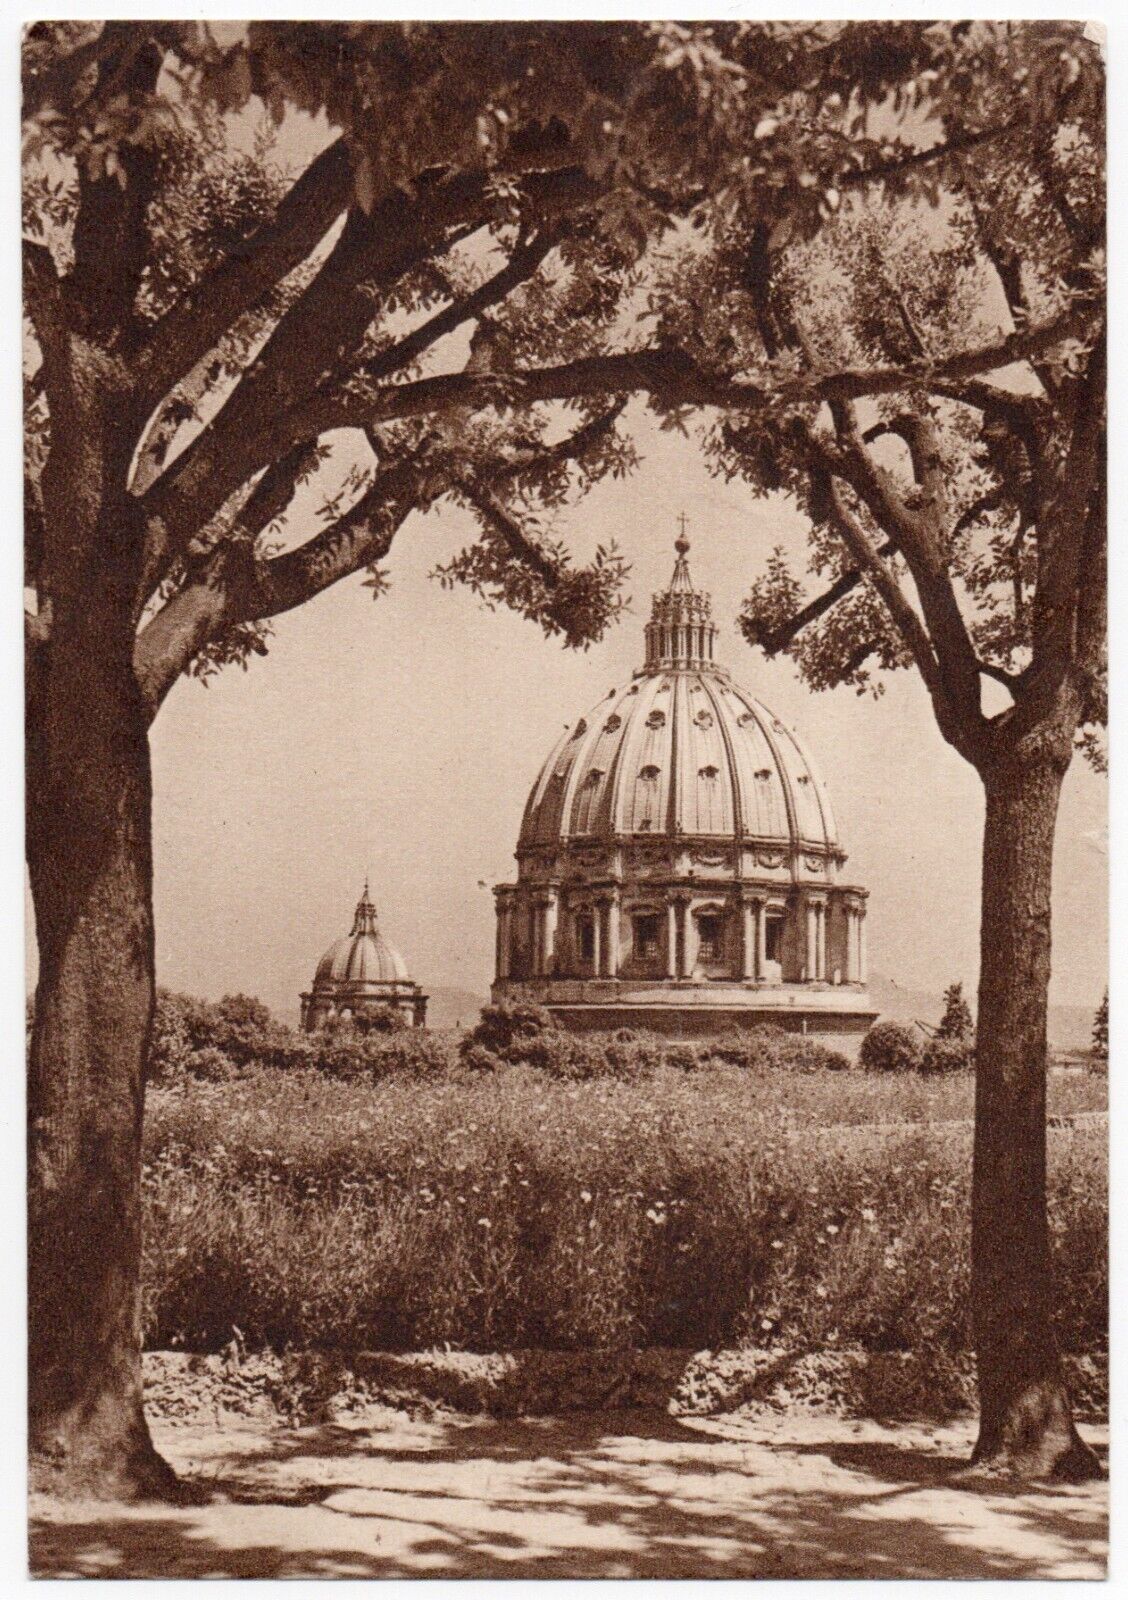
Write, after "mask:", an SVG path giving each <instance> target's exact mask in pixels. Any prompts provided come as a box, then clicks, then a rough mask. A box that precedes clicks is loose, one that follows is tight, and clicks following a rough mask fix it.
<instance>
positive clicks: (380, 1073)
mask: <svg viewBox="0 0 1128 1600" xmlns="http://www.w3.org/2000/svg"><path fill="white" fill-rule="evenodd" d="M456 1059H457V1057H456V1052H455V1049H454V1046H453V1044H452V1042H451V1041H450V1040H449V1038H447V1037H445V1036H444V1035H442V1034H434V1033H424V1032H421V1031H419V1030H416V1029H412V1028H409V1027H408V1026H407V1024H406V1023H405V1021H404V1019H403V1018H402V1017H401V1016H400V1015H399V1014H398V1013H397V1012H395V1011H393V1010H391V1009H390V1008H387V1007H385V1008H381V1010H379V1011H376V1012H373V1013H371V1014H369V1015H368V1016H364V1017H358V1018H355V1019H353V1020H351V1021H350V1022H347V1023H341V1024H338V1025H337V1026H333V1027H328V1028H324V1029H321V1030H319V1031H318V1032H316V1033H301V1032H299V1031H298V1030H297V1029H295V1028H288V1027H287V1026H286V1025H285V1024H284V1023H281V1022H278V1021H277V1020H276V1019H275V1018H274V1017H273V1016H272V1015H271V1013H270V1012H269V1010H268V1009H267V1008H266V1006H264V1005H263V1003H262V1002H261V1000H255V999H252V998H251V997H250V996H249V995H241V994H236V995H225V996H224V997H223V999H222V1000H220V1001H218V1002H214V1003H213V1002H211V1001H207V1000H197V999H195V998H194V997H193V996H191V995H183V994H173V993H170V992H169V991H168V990H167V989H160V990H158V991H157V1005H156V1013H155V1016H154V1021H153V1043H152V1049H151V1052H150V1057H149V1079H150V1082H151V1083H153V1084H154V1085H157V1086H167V1085H168V1084H170V1083H175V1082H177V1081H179V1080H180V1079H181V1078H184V1077H188V1078H200V1079H205V1080H207V1081H210V1082H217V1081H219V1082H222V1081H224V1080H227V1079H230V1078H234V1077H237V1076H238V1075H240V1074H241V1073H244V1072H247V1071H248V1070H251V1069H255V1068H267V1069H269V1070H271V1071H274V1072H300V1071H304V1070H311V1069H312V1070H315V1071H318V1072H322V1073H325V1074H326V1075H327V1076H329V1077H333V1078H350V1079H351V1078H369V1079H377V1078H382V1077H387V1076H390V1075H396V1074H399V1075H404V1074H406V1075H409V1076H411V1075H423V1076H431V1075H433V1074H434V1073H436V1072H447V1071H449V1070H450V1069H451V1067H452V1066H453V1065H454V1063H455V1061H456Z"/></svg>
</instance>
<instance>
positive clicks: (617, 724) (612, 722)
mask: <svg viewBox="0 0 1128 1600" xmlns="http://www.w3.org/2000/svg"><path fill="white" fill-rule="evenodd" d="M622 726H623V719H622V717H621V716H619V714H618V712H615V711H612V713H611V715H610V716H609V717H608V718H607V721H606V722H605V723H604V724H603V731H604V733H614V732H615V729H616V728H621V727H622Z"/></svg>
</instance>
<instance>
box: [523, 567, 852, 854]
mask: <svg viewBox="0 0 1128 1600" xmlns="http://www.w3.org/2000/svg"><path fill="white" fill-rule="evenodd" d="M687 550H688V544H687V542H686V541H685V540H684V539H681V540H679V541H678V552H677V553H678V559H677V564H676V566H675V569H674V577H673V580H672V582H671V584H670V587H669V588H668V589H667V590H666V591H665V593H664V594H661V595H656V596H655V599H654V614H653V617H652V619H651V622H650V624H649V625H648V627H647V630H646V633H647V658H646V665H645V666H644V667H643V668H642V670H641V671H640V672H636V673H635V675H634V677H633V678H632V680H631V682H630V683H628V684H626V685H625V686H624V687H623V688H620V689H615V690H612V692H611V693H610V694H609V695H608V696H607V698H606V699H604V700H602V701H600V703H599V705H598V706H596V707H594V708H593V709H592V710H591V711H589V712H588V713H587V714H586V715H585V716H583V717H581V718H580V720H579V721H578V722H577V723H576V724H575V726H574V728H572V729H571V730H569V731H568V732H567V733H565V735H564V737H563V738H562V739H561V740H560V741H559V743H558V744H557V746H556V749H555V750H554V751H553V752H552V754H551V755H550V756H549V758H548V761H547V762H546V764H545V766H544V767H543V768H542V769H541V773H540V776H539V777H538V779H537V781H536V783H535V785H534V786H533V790H532V793H531V794H530V796H529V800H528V803H527V805H526V807H525V814H524V819H523V821H522V824H521V834H520V838H519V841H518V851H521V850H523V849H527V848H531V847H538V846H540V847H543V846H554V845H558V844H560V843H563V842H564V841H566V840H573V839H575V840H583V839H591V840H611V839H614V838H622V837H624V836H631V835H637V834H657V835H663V834H667V835H677V834H682V835H691V836H701V835H715V836H718V837H724V838H735V837H746V838H749V839H755V840H763V841H765V842H771V843H785V844H787V845H789V846H793V847H795V848H800V847H805V848H807V849H815V850H818V851H820V852H821V851H837V849H838V848H839V840H838V830H837V826H836V824H835V820H834V813H833V810H832V809H831V804H830V796H829V795H828V793H827V790H826V786H825V785H824V783H823V781H822V779H821V778H820V777H819V775H818V772H817V771H816V769H815V767H814V764H813V763H812V761H811V758H810V756H809V754H808V753H807V751H806V749H805V747H804V746H803V744H802V743H801V742H800V740H799V737H798V735H797V734H796V733H795V731H794V729H792V728H789V727H787V726H786V725H785V724H784V723H783V722H781V721H780V719H779V718H778V717H777V716H775V715H774V713H773V712H771V711H770V710H769V709H768V708H767V706H765V705H764V704H763V703H762V702H761V701H759V700H757V699H755V698H754V696H753V695H751V694H750V693H749V692H748V690H747V689H744V688H742V687H741V685H740V684H738V683H736V682H735V681H734V679H733V678H731V677H730V676H729V674H728V673H727V672H725V671H724V670H723V669H722V668H721V667H719V666H717V665H716V663H715V662H714V660H713V649H714V644H715V639H716V627H715V624H714V623H713V621H712V618H711V608H710V604H709V597H708V595H706V594H704V593H702V592H701V591H699V590H696V589H695V588H694V587H693V584H692V581H691V579H690V576H689V569H688V566H687V564H686V559H685V557H686V551H687Z"/></svg>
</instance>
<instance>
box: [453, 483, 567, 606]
mask: <svg viewBox="0 0 1128 1600" xmlns="http://www.w3.org/2000/svg"><path fill="white" fill-rule="evenodd" d="M455 487H456V488H457V489H458V491H459V492H460V493H461V494H462V495H463V496H465V498H466V499H467V500H468V501H469V503H470V504H471V505H472V506H473V507H474V509H475V511H476V512H477V513H478V515H479V516H480V517H481V519H482V521H483V522H484V523H486V524H487V526H488V527H490V528H492V529H493V531H494V532H495V533H497V534H500V536H501V538H502V540H503V541H504V543H505V546H506V548H507V549H508V551H509V553H510V555H511V556H512V557H513V559H514V560H515V561H519V562H520V563H521V565H522V566H523V567H527V568H528V570H529V571H530V572H535V573H536V575H537V577H538V578H540V579H542V580H543V582H544V583H545V584H546V586H547V587H548V588H552V587H553V585H554V584H556V583H558V582H559V581H560V569H559V567H558V565H557V563H556V562H555V561H553V559H552V558H551V556H549V555H547V554H546V553H545V551H544V550H542V549H541V547H540V546H539V545H538V544H537V543H536V541H535V540H533V539H530V538H529V536H528V534H527V533H526V532H525V530H524V528H522V526H521V523H520V521H519V520H518V519H517V518H516V517H515V516H514V515H513V513H512V512H511V511H510V510H509V509H508V508H507V507H506V506H503V505H502V503H501V501H500V500H499V499H498V498H497V496H496V495H495V494H494V493H493V492H492V491H491V490H490V489H488V488H486V486H485V485H484V484H482V483H478V482H475V480H474V479H473V478H471V477H469V476H466V477H460V478H458V479H457V480H456V484H455Z"/></svg>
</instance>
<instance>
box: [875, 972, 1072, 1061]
mask: <svg viewBox="0 0 1128 1600" xmlns="http://www.w3.org/2000/svg"><path fill="white" fill-rule="evenodd" d="M868 987H869V992H870V995H871V996H872V998H873V1003H874V1005H875V1006H876V1008H877V1010H878V1011H880V1012H881V1015H882V1016H883V1017H891V1018H892V1019H893V1021H894V1022H910V1023H911V1022H927V1023H929V1024H931V1025H932V1026H933V1027H935V1026H936V1024H937V1023H938V1022H939V1021H940V1016H941V1013H942V1012H943V1009H944V997H943V992H942V989H937V991H936V993H935V994H930V993H929V992H928V991H927V990H926V989H908V988H905V987H903V986H902V985H901V984H899V983H897V982H896V980H895V979H893V978H886V977H884V976H883V975H882V974H881V973H877V972H874V973H871V974H870V980H869V985H868ZM967 1001H968V1004H969V1005H970V1006H971V1009H972V1011H973V1012H974V1010H975V991H974V990H972V991H971V992H969V993H967ZM1095 1011H1096V1006H1095V1005H1094V1007H1093V1010H1092V1011H1090V1010H1088V1009H1087V1008H1086V1007H1085V1006H1055V1005H1051V1006H1050V1015H1049V1023H1048V1031H1049V1038H1050V1048H1051V1049H1053V1050H1086V1049H1088V1047H1089V1045H1090V1044H1091V1043H1092V1036H1093V1015H1094V1012H1095Z"/></svg>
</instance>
